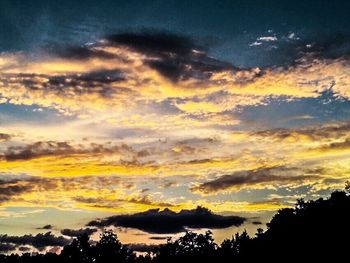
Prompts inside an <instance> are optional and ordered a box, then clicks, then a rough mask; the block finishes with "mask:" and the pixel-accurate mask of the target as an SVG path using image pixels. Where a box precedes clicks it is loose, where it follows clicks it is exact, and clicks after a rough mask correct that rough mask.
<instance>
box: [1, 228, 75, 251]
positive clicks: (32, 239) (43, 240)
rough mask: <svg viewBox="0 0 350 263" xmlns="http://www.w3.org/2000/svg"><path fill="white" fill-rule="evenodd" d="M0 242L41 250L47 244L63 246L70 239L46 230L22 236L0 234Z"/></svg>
mask: <svg viewBox="0 0 350 263" xmlns="http://www.w3.org/2000/svg"><path fill="white" fill-rule="evenodd" d="M0 243H9V244H13V245H15V246H22V245H30V246H33V247H35V248H36V249H38V250H43V249H44V248H45V247H47V246H65V245H67V244H69V243H70V239H66V238H64V237H62V236H54V235H53V234H51V232H47V233H45V234H37V235H24V236H9V235H0Z"/></svg>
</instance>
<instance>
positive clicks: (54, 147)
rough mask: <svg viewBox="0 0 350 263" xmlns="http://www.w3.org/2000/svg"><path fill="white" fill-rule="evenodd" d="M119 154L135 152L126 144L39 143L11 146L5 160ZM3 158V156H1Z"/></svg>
mask: <svg viewBox="0 0 350 263" xmlns="http://www.w3.org/2000/svg"><path fill="white" fill-rule="evenodd" d="M116 153H117V154H118V153H130V154H135V155H136V154H138V153H136V152H133V149H132V148H131V147H128V146H127V145H125V144H122V145H110V144H106V145H103V144H96V143H91V144H90V145H87V146H82V145H72V144H71V143H69V142H65V141H63V142H57V141H38V142H35V143H32V144H27V145H21V146H9V147H8V148H7V149H6V150H5V152H4V153H3V155H2V156H3V158H4V159H5V160H7V161H16V160H31V159H35V158H41V157H49V156H64V157H68V156H70V155H84V154H91V155H95V156H96V155H98V154H116ZM0 156H1V154H0Z"/></svg>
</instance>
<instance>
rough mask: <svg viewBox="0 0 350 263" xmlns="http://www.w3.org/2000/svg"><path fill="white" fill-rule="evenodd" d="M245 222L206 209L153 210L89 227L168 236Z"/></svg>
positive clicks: (95, 223) (89, 224) (108, 219)
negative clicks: (124, 229)
mask: <svg viewBox="0 0 350 263" xmlns="http://www.w3.org/2000/svg"><path fill="white" fill-rule="evenodd" d="M244 221H245V219H244V218H242V217H239V216H222V215H217V214H214V213H212V212H211V211H210V210H208V209H207V208H204V207H197V208H196V209H193V210H181V211H180V212H178V213H176V212H173V211H171V210H169V209H167V208H166V209H164V210H159V209H151V210H148V211H145V212H140V213H136V214H130V215H117V216H112V217H107V218H105V219H101V220H96V221H91V222H89V223H88V224H87V225H88V226H96V227H107V226H118V227H130V228H136V229H140V230H142V231H145V232H148V233H155V234H168V233H179V232H183V231H185V230H186V229H187V228H197V229H198V228H227V227H230V226H239V225H241V224H243V222H244Z"/></svg>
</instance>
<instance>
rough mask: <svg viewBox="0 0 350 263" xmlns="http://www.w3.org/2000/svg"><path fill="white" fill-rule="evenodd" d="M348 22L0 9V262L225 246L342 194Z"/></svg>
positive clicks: (317, 15)
mask: <svg viewBox="0 0 350 263" xmlns="http://www.w3.org/2000/svg"><path fill="white" fill-rule="evenodd" d="M349 8H350V4H349V2H347V1H344V2H343V1H305V3H301V2H299V1H298V2H295V1H243V0H242V1H238V0H237V1H175V0H174V1H133V0H129V1H84V2H82V1H68V0H67V1H64V0H62V1H56V2H53V1H18V0H11V1H10V0H8V1H6V0H1V1H0V24H1V27H0V233H1V235H0V250H1V251H5V252H6V251H27V250H35V249H36V250H40V251H43V250H45V249H46V250H50V249H51V250H52V251H57V250H59V247H60V246H62V245H65V244H67V243H68V242H69V240H70V238H71V237H73V236H76V235H78V234H79V233H81V232H84V231H85V232H86V231H87V233H89V234H91V235H92V236H93V237H98V234H99V231H100V230H99V229H101V228H103V227H108V228H113V229H115V230H116V231H117V232H118V235H119V237H120V239H121V240H122V241H123V242H124V243H140V244H141V243H142V244H144V243H145V244H150V243H161V242H164V240H165V239H166V238H167V237H168V236H177V235H180V234H181V233H182V232H183V231H185V230H186V229H195V230H198V231H204V230H206V229H212V230H213V232H214V236H215V237H216V239H217V240H218V241H221V240H222V239H224V238H226V237H230V236H231V235H232V234H233V233H235V232H237V231H241V230H242V229H248V230H249V231H251V232H252V233H253V232H254V231H255V230H256V228H257V227H264V224H265V223H266V222H267V221H268V220H269V219H270V218H271V215H273V213H274V212H275V211H276V210H278V209H280V208H282V207H288V206H292V205H293V204H294V202H295V200H296V199H298V198H306V199H310V198H313V199H314V198H318V197H322V196H325V195H327V194H328V193H329V192H330V191H332V190H334V189H341V188H343V186H344V182H345V181H346V180H348V179H350V162H349V161H350V119H349V117H350V115H349V113H350V20H349V19H348V10H349ZM38 240H39V241H38Z"/></svg>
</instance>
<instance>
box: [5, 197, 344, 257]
mask: <svg viewBox="0 0 350 263" xmlns="http://www.w3.org/2000/svg"><path fill="white" fill-rule="evenodd" d="M349 223H350V196H349V193H347V192H345V191H344V192H343V191H335V192H333V193H332V194H331V195H330V197H329V198H328V199H323V198H320V199H317V200H315V201H305V200H303V199H299V200H297V202H296V204H295V207H294V208H285V209H281V210H279V211H278V212H277V213H276V214H275V215H274V217H273V218H272V220H271V221H270V222H269V223H268V224H267V229H266V231H263V230H262V229H259V230H258V231H257V233H256V236H255V237H253V238H252V237H249V235H248V233H247V232H246V231H244V232H243V233H241V234H239V233H237V234H235V235H234V236H233V237H232V238H231V239H226V240H224V241H223V242H222V243H221V245H220V246H218V245H217V244H216V243H215V242H214V239H213V234H212V232H210V231H207V232H205V233H204V234H197V233H194V232H191V231H187V232H186V233H185V234H184V235H183V236H182V237H180V238H178V239H176V240H172V239H168V240H167V242H166V243H165V244H163V245H160V246H158V247H156V248H154V250H153V251H152V252H150V253H148V254H146V255H141V256H136V254H135V252H133V251H131V250H130V249H129V248H128V247H127V246H125V245H123V244H122V243H121V242H120V241H119V240H118V237H117V236H116V234H114V233H113V232H112V231H105V232H103V233H102V234H101V237H100V240H99V241H97V242H92V241H90V240H89V236H88V235H86V234H85V235H81V236H79V237H78V238H76V239H74V240H73V241H72V242H71V244H69V245H67V246H65V247H64V248H63V250H62V252H61V254H60V255H56V254H54V253H46V254H30V253H24V254H23V255H22V256H19V255H17V254H11V255H0V262H1V263H2V262H4V263H34V262H35V263H46V262H50V263H59V262H64V263H66V262H67V263H73V262H74V263H110V262H115V263H117V262H120V263H133V262H135V263H163V262H164V263H173V262H180V263H182V262H215V261H218V262H253V261H258V260H259V261H267V262H284V261H287V262H299V261H305V260H306V261H310V262H317V261H320V262H324V261H326V260H329V261H330V262H336V261H337V260H339V261H340V259H341V258H343V259H346V258H348V247H349V245H348V241H347V239H348V237H349V236H350V228H349Z"/></svg>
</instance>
